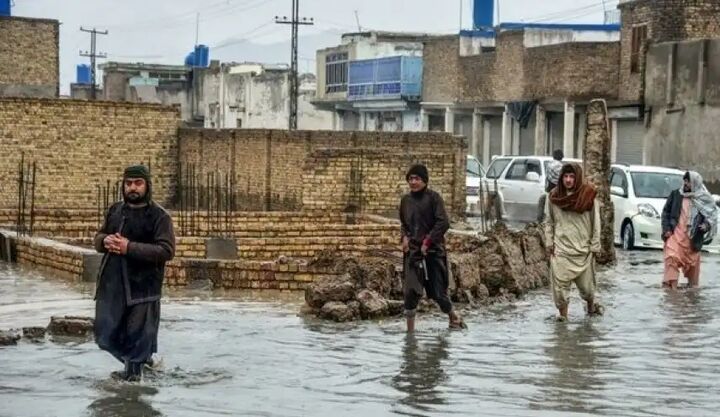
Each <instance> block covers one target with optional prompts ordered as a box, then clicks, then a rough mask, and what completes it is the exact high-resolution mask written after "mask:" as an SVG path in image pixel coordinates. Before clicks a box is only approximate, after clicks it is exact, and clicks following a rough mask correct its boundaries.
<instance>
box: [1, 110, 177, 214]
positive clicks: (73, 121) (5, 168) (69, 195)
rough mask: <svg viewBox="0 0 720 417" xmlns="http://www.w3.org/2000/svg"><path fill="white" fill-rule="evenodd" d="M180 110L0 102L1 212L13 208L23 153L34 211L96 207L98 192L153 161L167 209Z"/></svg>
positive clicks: (156, 185)
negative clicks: (30, 165)
mask: <svg viewBox="0 0 720 417" xmlns="http://www.w3.org/2000/svg"><path fill="white" fill-rule="evenodd" d="M179 119H180V116H179V110H178V109H177V108H175V107H166V106H159V105H150V104H133V103H111V102H89V101H80V100H59V99H31V98H14V99H10V98H6V99H0V149H2V152H0V178H3V183H2V185H0V207H2V208H14V207H16V206H17V178H18V166H19V162H20V159H21V154H23V153H24V154H25V160H26V161H36V162H37V183H38V184H37V186H36V190H35V199H36V200H35V207H36V208H74V209H77V208H86V209H95V208H96V207H97V187H98V185H105V184H106V182H107V181H108V180H110V181H112V182H115V181H117V180H119V179H120V178H121V175H122V170H123V169H124V168H125V167H126V166H128V165H130V164H137V163H140V162H145V163H147V162H148V161H151V165H152V171H153V182H154V189H153V193H154V197H155V199H156V200H157V201H158V202H160V203H161V204H166V203H167V200H168V197H169V196H170V195H172V193H173V192H174V185H175V178H176V172H177V149H176V146H177V136H176V134H177V128H178V124H179Z"/></svg>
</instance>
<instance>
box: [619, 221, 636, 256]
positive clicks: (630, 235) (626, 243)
mask: <svg viewBox="0 0 720 417" xmlns="http://www.w3.org/2000/svg"><path fill="white" fill-rule="evenodd" d="M622 247H623V249H625V250H633V249H635V228H634V227H633V225H632V222H627V223H625V226H623V229H622Z"/></svg>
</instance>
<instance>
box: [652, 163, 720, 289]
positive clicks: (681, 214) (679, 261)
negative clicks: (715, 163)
mask: <svg viewBox="0 0 720 417" xmlns="http://www.w3.org/2000/svg"><path fill="white" fill-rule="evenodd" d="M716 231H717V206H716V205H715V200H714V199H713V198H712V196H711V195H710V193H708V192H707V190H706V189H705V187H704V186H703V180H702V177H701V176H700V174H698V173H697V172H694V171H688V172H686V173H685V175H684V177H683V188H682V190H675V191H673V192H672V193H671V194H670V197H668V199H667V202H666V203H665V207H664V208H663V213H662V233H663V234H662V237H663V240H664V241H665V247H664V258H665V274H664V278H663V287H666V288H671V289H676V288H677V286H678V279H679V278H680V270H681V269H682V271H683V274H684V275H685V277H686V278H687V279H688V285H689V286H690V287H697V286H698V285H699V284H700V250H701V249H702V246H703V243H704V242H705V241H707V240H709V239H712V238H713V237H714V236H715V234H716Z"/></svg>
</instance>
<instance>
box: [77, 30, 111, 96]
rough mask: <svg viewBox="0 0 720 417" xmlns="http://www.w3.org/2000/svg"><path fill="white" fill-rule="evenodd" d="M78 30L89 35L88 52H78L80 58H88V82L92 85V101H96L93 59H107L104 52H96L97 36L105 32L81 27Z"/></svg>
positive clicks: (105, 31)
mask: <svg viewBox="0 0 720 417" xmlns="http://www.w3.org/2000/svg"><path fill="white" fill-rule="evenodd" d="M80 30H81V31H82V32H87V33H89V34H90V52H88V51H85V52H83V51H80V56H85V57H90V82H91V83H92V89H91V91H92V99H93V100H96V99H97V82H96V74H97V72H96V71H97V70H96V68H95V59H96V58H107V54H106V53H104V52H100V53H98V52H97V35H107V34H108V31H107V30H103V31H100V30H97V29H95V28H92V29H85V28H83V27H82V26H80Z"/></svg>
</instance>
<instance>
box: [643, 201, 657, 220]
mask: <svg viewBox="0 0 720 417" xmlns="http://www.w3.org/2000/svg"><path fill="white" fill-rule="evenodd" d="M638 212H640V214H642V215H643V216H645V217H650V218H651V219H653V218H656V217H660V214H658V212H657V210H655V207H653V206H651V205H650V204H647V203H643V204H638Z"/></svg>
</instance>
